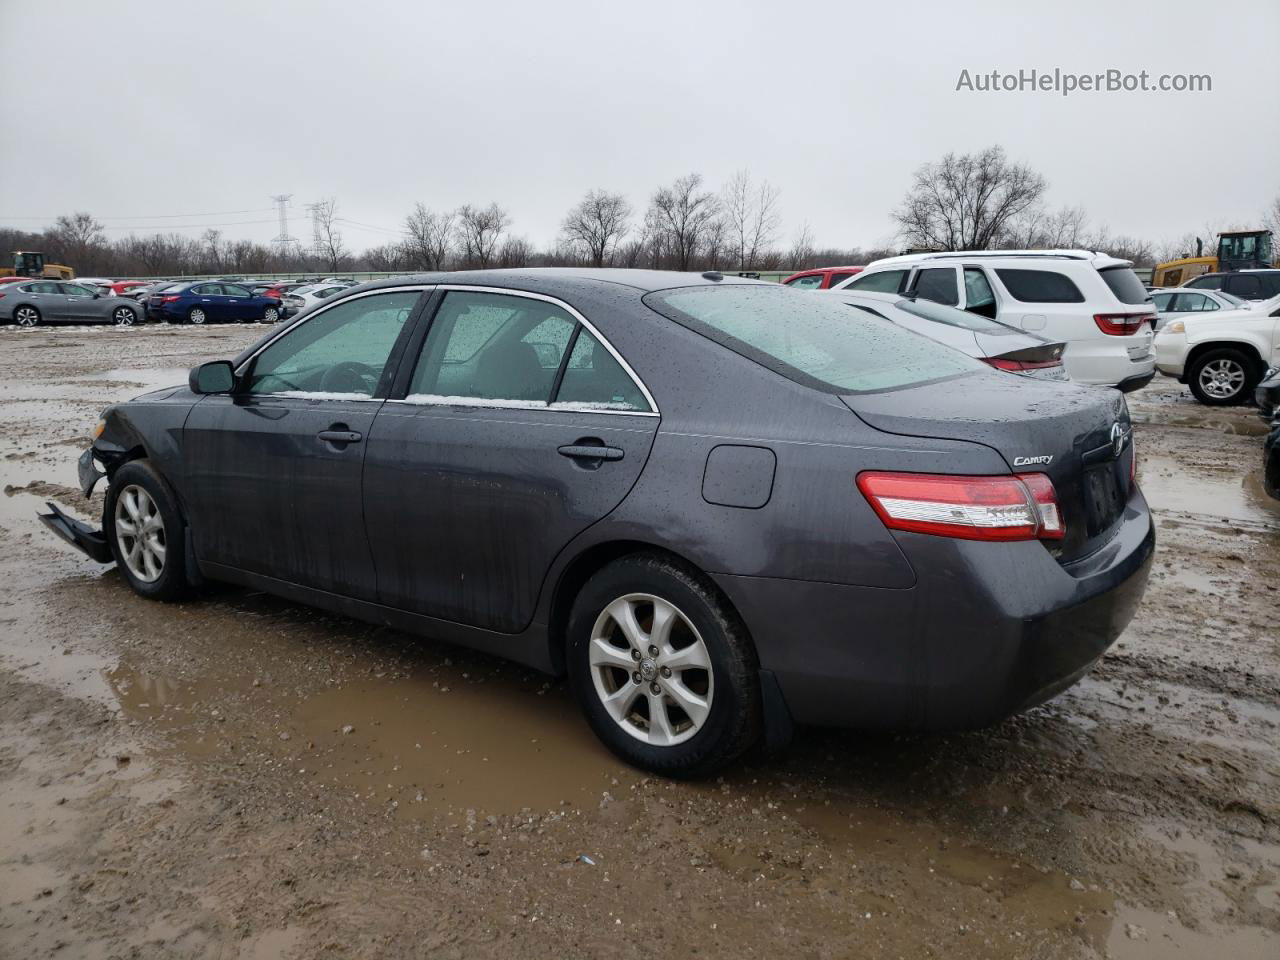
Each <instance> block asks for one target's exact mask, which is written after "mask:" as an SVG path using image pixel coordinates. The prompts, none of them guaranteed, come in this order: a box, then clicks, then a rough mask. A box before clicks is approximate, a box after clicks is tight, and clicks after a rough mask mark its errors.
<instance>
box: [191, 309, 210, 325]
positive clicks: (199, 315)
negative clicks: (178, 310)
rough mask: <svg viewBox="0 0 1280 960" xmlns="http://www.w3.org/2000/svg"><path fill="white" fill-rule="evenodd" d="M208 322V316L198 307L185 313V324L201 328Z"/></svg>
mask: <svg viewBox="0 0 1280 960" xmlns="http://www.w3.org/2000/svg"><path fill="white" fill-rule="evenodd" d="M208 322H209V315H208V314H207V313H205V312H204V311H203V310H201V309H200V308H199V307H192V308H191V309H190V310H189V311H187V323H194V324H195V325H196V326H201V325H203V324H205V323H208Z"/></svg>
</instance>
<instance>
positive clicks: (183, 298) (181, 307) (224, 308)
mask: <svg viewBox="0 0 1280 960" xmlns="http://www.w3.org/2000/svg"><path fill="white" fill-rule="evenodd" d="M147 319H149V320H157V321H158V320H163V321H164V322H165V323H195V324H205V323H259V322H262V321H265V322H267V323H275V322H276V321H277V320H279V319H280V300H279V298H278V297H258V296H254V294H253V293H252V291H250V290H249V288H248V287H242V286H240V285H239V284H235V283H224V282H221V281H212V280H197V281H193V282H191V283H176V284H173V285H172V286H169V287H165V288H164V289H163V290H157V291H156V292H155V293H153V294H151V296H150V297H149V298H148V300H147Z"/></svg>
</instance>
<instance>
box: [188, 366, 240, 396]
mask: <svg viewBox="0 0 1280 960" xmlns="http://www.w3.org/2000/svg"><path fill="white" fill-rule="evenodd" d="M187 385H188V386H189V387H190V388H191V392H192V393H201V394H204V393H230V392H231V391H232V389H233V388H234V387H235V385H236V372H235V369H234V368H233V367H232V366H231V362H230V361H229V360H211V361H210V362H209V363H202V364H200V366H198V367H193V368H192V369H191V375H190V376H189V377H188V378H187Z"/></svg>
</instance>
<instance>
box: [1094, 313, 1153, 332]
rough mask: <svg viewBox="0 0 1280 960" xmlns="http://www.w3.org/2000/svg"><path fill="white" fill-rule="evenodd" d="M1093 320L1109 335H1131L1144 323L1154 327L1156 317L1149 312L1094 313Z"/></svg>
mask: <svg viewBox="0 0 1280 960" xmlns="http://www.w3.org/2000/svg"><path fill="white" fill-rule="evenodd" d="M1093 322H1094V323H1096V324H1097V325H1098V329H1099V330H1101V331H1102V332H1103V333H1105V334H1108V335H1109V336H1113V337H1131V336H1133V335H1134V334H1135V333H1137V332H1138V331H1139V330H1141V329H1142V325H1143V324H1144V323H1149V324H1151V326H1152V327H1153V328H1154V327H1155V325H1156V318H1155V315H1154V314H1151V313H1095V314H1094V315H1093Z"/></svg>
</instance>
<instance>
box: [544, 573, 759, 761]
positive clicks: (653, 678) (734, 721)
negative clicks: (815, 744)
mask: <svg viewBox="0 0 1280 960" xmlns="http://www.w3.org/2000/svg"><path fill="white" fill-rule="evenodd" d="M567 639H568V660H569V673H570V679H571V680H572V683H573V687H574V692H575V693H576V695H577V697H578V700H579V702H580V703H581V705H582V708H583V711H584V712H585V713H586V716H587V721H588V722H589V723H590V724H591V727H592V729H593V730H594V731H595V733H596V735H597V736H598V737H599V738H600V739H601V740H602V741H604V743H605V745H606V746H608V747H609V749H611V750H612V751H613V752H614V753H616V754H617V755H618V756H619V757H621V758H622V759H623V760H625V761H627V762H628V763H630V764H633V765H634V766H637V767H643V768H645V769H647V770H652V771H654V772H656V773H660V774H664V775H667V776H677V777H699V776H705V775H706V774H708V773H711V772H712V771H714V770H716V769H717V768H719V767H722V766H724V765H725V764H727V763H729V762H731V761H732V760H734V759H735V758H736V757H738V756H740V755H741V754H742V753H743V752H744V751H745V750H747V749H748V748H749V747H751V746H752V745H753V744H754V743H755V742H756V741H757V740H758V739H759V737H760V733H761V729H762V710H761V700H760V688H759V664H758V661H757V659H756V652H755V648H754V646H753V645H752V643H751V639H750V637H749V636H748V635H747V631H746V627H745V626H744V625H743V623H742V621H741V619H740V618H739V617H738V615H737V614H736V613H735V612H734V611H733V609H732V608H731V607H729V605H728V604H727V602H726V601H725V600H724V599H723V598H722V597H721V596H719V594H718V593H717V592H716V591H715V590H714V588H713V587H711V586H710V585H709V584H707V583H706V582H705V581H704V579H703V578H702V577H701V576H700V575H699V574H698V573H697V572H696V571H694V570H691V569H689V568H688V567H686V566H685V565H683V564H681V563H678V562H676V561H674V560H672V559H669V558H667V557H663V556H660V555H656V554H637V555H633V556H630V557H624V558H623V559H621V560H617V561H614V562H613V563H611V564H609V565H608V566H607V567H604V568H603V569H602V570H600V571H599V572H597V573H596V574H595V575H594V576H593V577H592V578H591V579H590V580H588V581H587V583H586V585H585V586H584V587H583V588H582V590H581V592H580V593H579V594H578V597H577V599H576V600H575V601H574V605H573V610H572V612H571V613H570V616H569V624H568V638H567Z"/></svg>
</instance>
